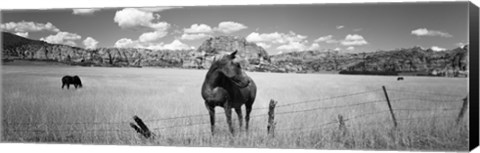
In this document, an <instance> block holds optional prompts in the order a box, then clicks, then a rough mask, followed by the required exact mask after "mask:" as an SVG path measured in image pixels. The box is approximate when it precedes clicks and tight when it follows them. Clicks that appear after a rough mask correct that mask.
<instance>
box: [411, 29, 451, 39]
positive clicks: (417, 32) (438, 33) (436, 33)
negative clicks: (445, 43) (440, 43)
mask: <svg viewBox="0 0 480 153" xmlns="http://www.w3.org/2000/svg"><path fill="white" fill-rule="evenodd" d="M411 34H412V35H416V36H440V37H452V35H450V34H449V33H446V32H442V31H436V30H428V29H427V28H419V29H415V30H412V32H411Z"/></svg>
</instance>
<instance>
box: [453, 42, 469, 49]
mask: <svg viewBox="0 0 480 153" xmlns="http://www.w3.org/2000/svg"><path fill="white" fill-rule="evenodd" d="M455 45H457V46H458V47H462V48H463V47H464V46H465V45H468V43H463V42H459V43H456V44H455Z"/></svg>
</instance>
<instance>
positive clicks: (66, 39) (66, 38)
mask: <svg viewBox="0 0 480 153" xmlns="http://www.w3.org/2000/svg"><path fill="white" fill-rule="evenodd" d="M79 39H82V36H80V35H78V34H76V33H69V32H58V33H57V34H55V35H49V36H47V37H42V38H40V40H42V41H45V42H48V43H52V44H64V45H69V46H76V45H77V44H76V43H75V40H79Z"/></svg>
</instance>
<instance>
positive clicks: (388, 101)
mask: <svg viewBox="0 0 480 153" xmlns="http://www.w3.org/2000/svg"><path fill="white" fill-rule="evenodd" d="M382 89H383V93H385V98H386V99H387V104H388V109H389V110H390V115H392V119H393V126H394V127H397V119H395V114H394V113H393V110H392V105H391V104H390V99H389V98H388V93H387V89H385V86H382Z"/></svg>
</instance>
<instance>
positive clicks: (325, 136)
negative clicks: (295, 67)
mask: <svg viewBox="0 0 480 153" xmlns="http://www.w3.org/2000/svg"><path fill="white" fill-rule="evenodd" d="M205 73H206V71H204V70H179V69H157V68H142V69H137V68H87V67H66V66H25V65H23V66H15V65H8V66H3V68H2V82H3V86H2V88H3V89H2V117H3V118H2V125H3V129H2V136H3V138H2V140H5V141H9V142H45V143H85V144H132V145H175V146H214V147H260V148H263V147H267V148H315V149H367V150H370V149H372V150H373V149H375V150H377V149H379V150H391V149H392V150H458V151H465V150H467V149H468V142H469V136H468V134H469V129H468V115H467V116H466V117H465V118H464V119H463V120H462V122H460V124H459V125H456V124H455V117H456V115H457V114H458V111H459V107H461V105H462V101H461V99H462V98H463V97H465V96H466V94H467V80H466V79H464V78H429V77H406V78H405V80H404V81H396V78H395V77H386V76H347V75H332V74H277V73H252V72H251V73H248V74H249V75H250V76H251V77H252V78H253V79H254V80H255V82H256V84H257V86H258V93H257V99H256V101H255V104H254V109H255V110H254V111H253V112H252V116H253V117H252V120H251V129H250V130H249V131H248V133H247V132H246V131H245V130H244V129H239V128H238V126H237V124H238V122H236V120H237V118H236V115H234V123H235V125H236V126H235V128H236V129H235V130H236V131H237V134H235V136H231V135H230V134H229V132H228V130H227V127H226V122H225V117H224V115H222V114H219V115H217V119H216V121H217V131H218V133H216V135H215V136H211V134H210V133H209V124H208V116H205V115H203V116H197V117H191V118H181V119H172V120H155V119H162V118H170V117H178V116H189V115H196V114H206V113H207V111H206V109H205V108H204V104H203V100H202V98H201V96H200V87H201V84H202V81H203V79H204V75H205ZM72 74H77V75H80V77H81V78H82V81H83V83H84V88H81V89H77V90H72V89H71V90H65V89H64V90H62V89H61V88H60V87H61V82H60V78H61V77H62V76H63V75H72ZM381 86H386V87H387V92H388V93H389V96H390V99H391V100H392V107H393V108H394V112H395V115H396V117H397V119H398V124H399V126H398V127H396V128H394V127H393V123H392V119H391V116H390V114H389V112H388V107H387V103H386V102H385V101H384V100H385V97H384V93H383V91H382V90H381ZM362 91H368V92H366V93H363V94H356V95H350V96H343V97H342V95H348V94H351V93H357V92H362ZM336 96H339V97H337V98H329V97H336ZM270 99H275V100H276V101H278V102H279V103H278V107H277V109H276V112H277V115H276V122H277V127H276V128H277V130H276V133H275V137H271V136H268V135H267V134H266V126H267V124H266V120H267V117H266V114H267V109H262V108H265V107H267V106H268V102H269V101H270ZM309 100H311V101H309ZM304 101H308V102H306V103H299V102H304ZM292 103H299V104H292ZM360 103H365V104H360ZM335 106H345V107H338V108H331V109H326V108H328V107H335ZM315 108H325V109H315ZM312 109H314V110H312ZM216 110H217V112H219V113H221V112H223V110H222V109H221V108H216ZM362 114H367V115H362ZM134 115H138V116H140V117H141V118H142V119H144V120H146V122H147V125H148V126H149V127H150V128H151V129H153V131H154V133H155V134H156V137H155V138H154V139H151V140H146V139H143V138H141V137H140V136H139V135H138V134H136V133H135V132H134V131H133V130H132V129H131V128H130V127H129V125H128V123H129V122H130V121H132V119H131V118H132V116H134ZM338 115H342V116H344V117H345V118H347V119H348V118H352V117H356V118H353V119H350V120H347V121H346V122H345V128H344V129H340V128H339V125H338V123H336V120H337V116H338ZM92 123H95V124H92ZM325 123H331V124H325Z"/></svg>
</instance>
